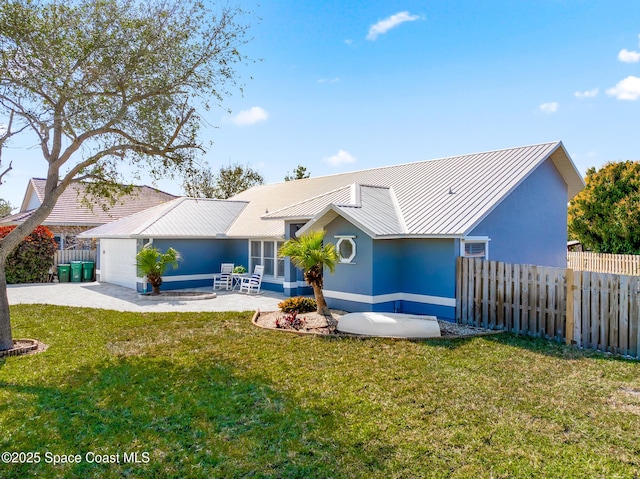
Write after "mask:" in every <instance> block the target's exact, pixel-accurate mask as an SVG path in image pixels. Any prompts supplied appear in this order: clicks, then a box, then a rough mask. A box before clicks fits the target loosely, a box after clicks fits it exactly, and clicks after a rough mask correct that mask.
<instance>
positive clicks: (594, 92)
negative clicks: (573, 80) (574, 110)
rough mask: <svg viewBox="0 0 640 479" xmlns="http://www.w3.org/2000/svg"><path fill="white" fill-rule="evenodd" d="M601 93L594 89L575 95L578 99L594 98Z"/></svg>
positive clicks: (578, 92)
mask: <svg viewBox="0 0 640 479" xmlns="http://www.w3.org/2000/svg"><path fill="white" fill-rule="evenodd" d="M599 91H600V89H598V88H594V89H593V90H586V91H577V92H575V93H574V95H575V96H576V98H593V97H595V96H597V95H598V92H599Z"/></svg>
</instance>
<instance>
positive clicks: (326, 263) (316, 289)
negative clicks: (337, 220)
mask: <svg viewBox="0 0 640 479" xmlns="http://www.w3.org/2000/svg"><path fill="white" fill-rule="evenodd" d="M323 240H324V231H315V232H312V233H309V234H306V235H302V236H300V237H299V238H291V239H290V240H288V241H287V242H285V244H284V245H282V247H281V248H280V250H279V251H278V255H279V256H280V257H284V256H288V257H289V258H291V262H292V263H293V264H294V266H296V268H298V269H300V270H302V271H304V279H305V281H306V282H307V284H309V285H311V287H312V288H313V294H314V296H315V297H316V303H317V304H318V310H317V312H318V314H322V315H324V316H325V317H326V318H327V319H328V320H330V319H332V316H331V312H330V311H329V307H328V306H327V302H326V301H325V299H324V294H322V286H323V281H322V272H323V270H324V268H325V267H326V268H328V269H329V271H331V272H332V273H333V272H334V271H335V267H336V263H337V262H338V253H337V252H336V248H335V246H334V245H333V244H331V243H329V244H324V243H323Z"/></svg>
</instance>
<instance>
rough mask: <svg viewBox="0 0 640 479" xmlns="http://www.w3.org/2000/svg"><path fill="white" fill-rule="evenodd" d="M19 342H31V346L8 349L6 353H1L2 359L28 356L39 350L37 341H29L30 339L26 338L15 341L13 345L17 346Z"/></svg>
mask: <svg viewBox="0 0 640 479" xmlns="http://www.w3.org/2000/svg"><path fill="white" fill-rule="evenodd" d="M18 341H27V342H30V343H31V345H29V346H20V347H17V348H11V349H7V350H5V351H0V358H6V357H11V356H21V355H23V354H27V353H29V352H31V351H35V350H36V349H38V343H39V342H38V340H37V339H29V338H25V339H14V340H13V343H14V344H16V343H17V342H18Z"/></svg>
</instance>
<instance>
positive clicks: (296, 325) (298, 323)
mask: <svg viewBox="0 0 640 479" xmlns="http://www.w3.org/2000/svg"><path fill="white" fill-rule="evenodd" d="M306 322H307V320H306V318H300V317H298V312H297V311H291V312H289V313H286V314H285V315H284V316H279V317H278V318H276V328H281V329H295V330H296V331H299V330H301V329H302V328H303V327H304V325H305V323H306Z"/></svg>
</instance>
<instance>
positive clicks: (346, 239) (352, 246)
mask: <svg viewBox="0 0 640 479" xmlns="http://www.w3.org/2000/svg"><path fill="white" fill-rule="evenodd" d="M335 238H337V239H338V241H337V243H336V250H337V251H338V254H339V255H340V262H341V263H353V258H355V257H356V242H355V241H354V240H353V239H354V238H355V236H335Z"/></svg>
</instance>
